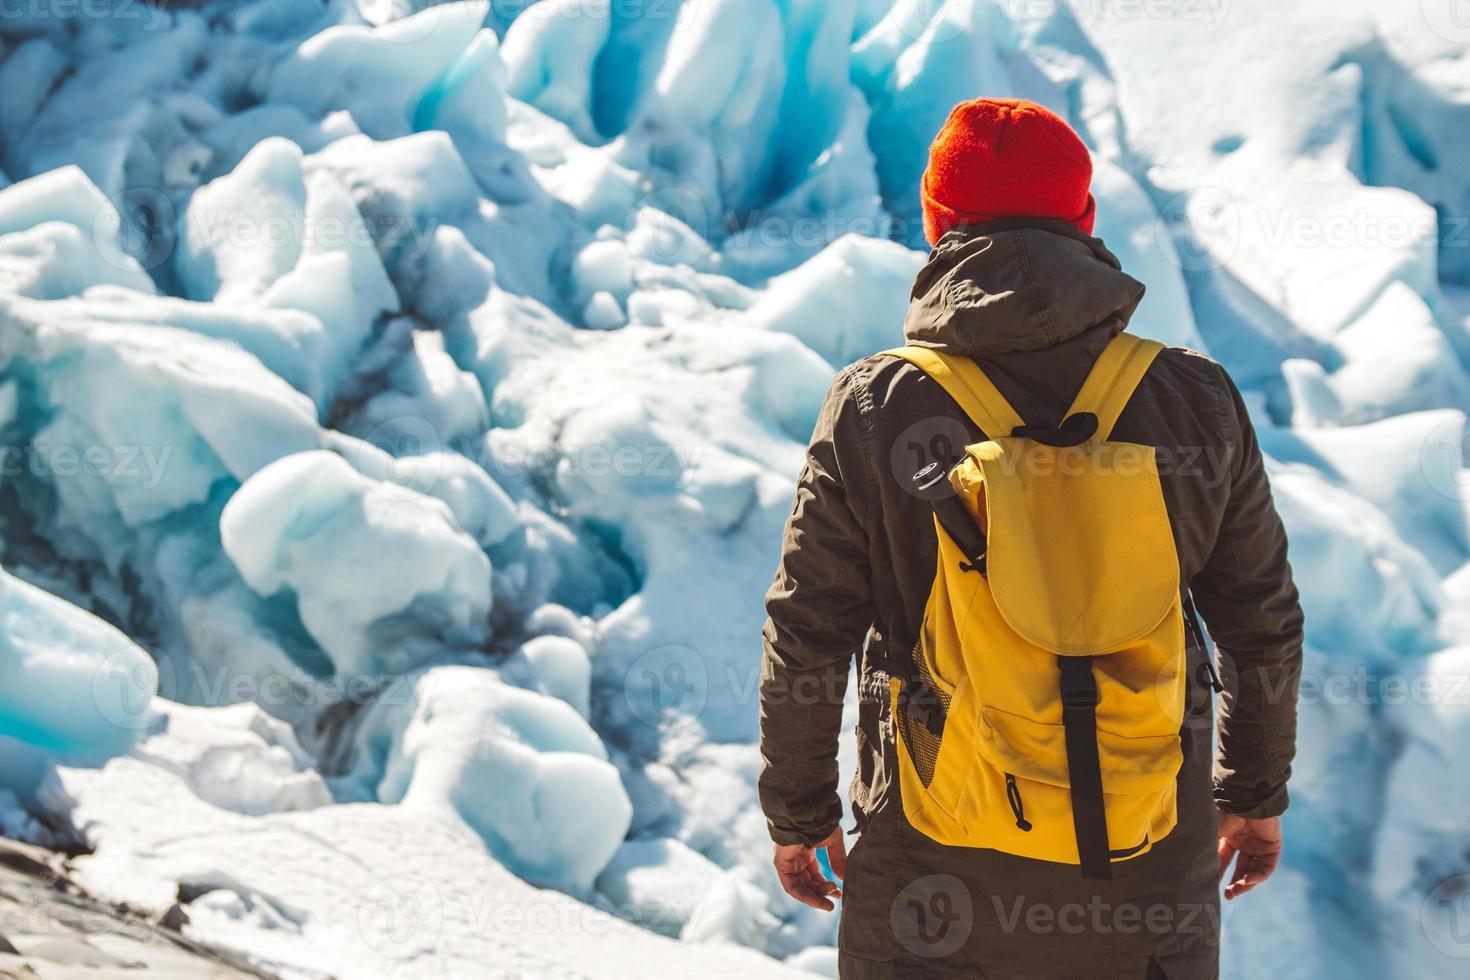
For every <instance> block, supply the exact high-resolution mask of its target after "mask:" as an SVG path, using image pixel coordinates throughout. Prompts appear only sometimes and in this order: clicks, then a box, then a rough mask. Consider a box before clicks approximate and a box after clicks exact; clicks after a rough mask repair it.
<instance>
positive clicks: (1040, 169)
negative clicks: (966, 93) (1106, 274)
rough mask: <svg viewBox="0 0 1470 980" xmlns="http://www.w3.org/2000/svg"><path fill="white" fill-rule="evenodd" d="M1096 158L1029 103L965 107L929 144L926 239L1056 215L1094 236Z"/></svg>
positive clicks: (924, 186)
mask: <svg viewBox="0 0 1470 980" xmlns="http://www.w3.org/2000/svg"><path fill="white" fill-rule="evenodd" d="M1091 183H1092V157H1091V156H1089V155H1088V152H1087V147H1086V146H1085V145H1084V144H1083V142H1082V140H1081V138H1080V137H1079V136H1078V135H1077V134H1076V133H1075V132H1073V131H1072V127H1071V126H1068V125H1067V123H1066V121H1065V120H1064V119H1062V117H1060V116H1058V115H1057V114H1056V113H1054V112H1052V111H1051V110H1050V109H1047V108H1045V107H1044V106H1039V105H1037V104H1036V103H1035V102H1027V101H1026V100H1025V99H975V100H974V101H973V102H961V103H960V104H959V105H957V106H955V107H954V111H952V112H951V113H950V114H949V119H947V120H946V121H945V123H944V128H943V129H941V130H940V131H939V135H938V136H936V137H934V143H933V145H931V146H930V147H929V167H928V169H926V170H925V171H924V179H923V181H922V182H921V184H920V185H919V193H920V195H921V196H922V198H923V201H924V236H925V237H926V238H928V240H929V244H931V245H932V244H934V243H935V242H937V241H939V239H940V236H942V235H943V234H944V233H945V232H946V231H948V230H949V229H951V228H953V227H954V226H956V225H961V224H976V223H979V222H981V221H989V220H992V219H994V218H1056V219H1059V220H1061V221H1069V222H1071V223H1072V224H1074V225H1076V226H1077V227H1078V228H1080V229H1082V230H1083V231H1084V232H1086V233H1087V234H1089V235H1090V234H1092V222H1093V218H1094V217H1095V216H1096V204H1095V202H1094V201H1093V199H1092V195H1091V194H1090V193H1089V192H1088V186H1089V185H1090V184H1091Z"/></svg>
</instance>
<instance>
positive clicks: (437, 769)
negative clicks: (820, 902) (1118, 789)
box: [0, 0, 1470, 978]
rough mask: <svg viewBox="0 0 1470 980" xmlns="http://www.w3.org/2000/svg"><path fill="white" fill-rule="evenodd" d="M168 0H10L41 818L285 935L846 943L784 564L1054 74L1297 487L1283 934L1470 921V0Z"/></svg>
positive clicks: (298, 961) (1157, 316)
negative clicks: (959, 119) (869, 396)
mask: <svg viewBox="0 0 1470 980" xmlns="http://www.w3.org/2000/svg"><path fill="white" fill-rule="evenodd" d="M160 6H163V7H166V8H170V9H167V10H160V9H157V8H156V7H153V6H148V5H143V4H140V3H136V2H133V3H124V2H118V3H116V4H112V5H110V6H109V5H108V4H105V3H90V4H87V3H84V4H67V3H60V2H57V3H49V4H48V3H27V4H14V5H9V6H7V7H6V8H5V10H4V11H0V426H3V438H0V445H3V452H4V458H3V467H0V563H3V565H4V567H5V569H6V571H5V572H4V573H0V617H3V620H4V627H3V631H0V830H3V831H4V832H5V833H7V834H11V835H17V836H28V837H31V838H33V839H37V840H42V841H45V840H58V839H60V838H62V837H65V836H67V835H69V834H80V835H81V836H82V837H84V838H85V840H86V841H87V842H88V843H89V844H90V845H91V847H92V848H93V852H92V853H91V854H90V855H89V856H87V857H84V858H81V859H79V861H78V863H77V866H78V873H79V875H80V877H81V879H82V881H83V883H84V884H85V885H86V886H87V887H88V888H89V889H91V890H92V891H94V892H96V893H97V894H99V895H100V896H102V897H104V898H108V899H111V900H115V901H125V902H127V903H129V904H130V905H132V906H133V907H135V908H140V909H155V910H162V909H165V908H167V907H168V906H170V905H172V904H173V903H174V902H175V901H178V900H180V899H181V898H187V899H188V900H189V902H188V909H189V918H190V924H189V925H188V927H187V931H188V932H189V934H191V935H193V936H195V937H196V938H199V939H201V940H205V941H209V942H213V943H216V944H219V945H223V946H227V947H230V948H233V949H238V950H241V951H244V952H245V953H247V954H248V955H249V956H251V957H252V958H254V959H255V960H257V961H258V962H260V963H261V964H263V965H265V966H268V967H270V968H272V969H275V970H279V971H281V972H282V973H285V974H287V975H294V976H318V975H326V974H331V975H336V976H344V977H375V976H386V975H393V976H499V977H532V976H536V977H539V976H554V977H575V976H589V977H591V976H596V977H616V976H649V975H669V976H680V977H684V976H725V975H729V976H735V975H737V974H738V975H741V976H747V975H748V976H756V977H760V976H767V975H769V976H772V977H776V976H800V975H802V974H800V973H799V972H796V971H797V970H799V969H803V968H804V969H808V970H812V971H815V972H817V973H825V974H827V975H835V966H834V962H835V961H834V955H833V952H832V950H831V946H832V944H833V942H834V940H835V923H834V921H833V917H831V916H823V915H820V914H818V913H815V912H812V911H810V910H807V909H804V908H802V907H799V906H797V905H796V904H795V903H793V902H792V901H790V900H789V899H787V898H786V897H785V896H784V895H782V894H781V892H780V889H779V887H778V885H777V883H776V881H775V879H774V876H773V875H772V874H771V873H770V871H769V869H768V867H767V863H768V858H769V847H768V843H767V841H766V838H765V831H764V823H763V820H762V819H761V817H760V814H759V812H758V810H757V807H756V800H755V789H754V786H755V776H756V772H757V769H758V765H759V758H758V754H757V753H756V751H755V750H754V746H753V742H754V739H755V728H756V706H755V691H756V680H757V677H758V669H759V664H758V660H759V656H758V632H759V624H760V619H761V616H762V612H761V605H760V602H761V597H762V594H763V592H764V589H765V586H766V584H767V583H768V581H769V577H770V574H771V572H772V570H773V568H774V564H775V561H776V549H777V546H778V544H779V537H780V526H781V523H782V521H783V520H784V518H785V515H786V512H787V509H788V507H789V503H790V495H791V492H792V485H793V484H792V481H793V479H794V476H795V474H796V472H797V470H798V469H799V466H800V460H801V453H802V448H803V444H804V441H805V438H806V436H807V435H808V433H809V432H810V430H811V427H812V424H813V421H814V417H815V414H816V411H817V408H818V405H819V403H820V399H821V397H822V395H823V393H824V391H825V389H826V386H827V384H828V382H829V381H830V379H831V377H832V375H833V374H834V372H835V371H836V370H837V369H838V368H839V367H841V366H842V365H843V364H845V363H846V362H848V361H850V360H852V359H855V358H857V357H860V356H862V355H863V354H865V353H868V352H871V351H874V350H878V349H881V348H883V347H886V346H890V345H892V344H893V343H894V342H896V341H897V340H898V338H899V331H900V323H901V319H902V312H903V309H904V305H905V302H906V297H907V289H908V284H909V281H910V279H911V278H912V276H913V274H914V272H915V271H916V270H917V268H918V266H919V264H920V263H921V262H922V259H923V254H922V252H920V251H918V250H916V249H917V248H918V247H921V243H920V242H919V234H920V232H919V222H918V211H917V208H918V199H917V193H916V186H917V181H918V177H919V173H920V171H921V169H922V166H923V160H924V154H925V152H926V149H927V145H928V140H929V138H930V136H931V135H932V133H933V132H934V130H935V129H936V128H937V127H938V125H939V124H940V123H941V122H942V121H943V119H944V117H945V115H946V114H947V112H948V110H949V107H950V106H951V105H952V104H953V103H954V102H956V101H959V100H961V99H964V98H970V97H973V96H976V95H981V94H989V95H1017V96H1025V97H1030V98H1034V99H1037V100H1039V101H1042V102H1044V103H1046V104H1048V105H1050V106H1052V107H1053V108H1055V109H1057V110H1058V111H1059V112H1061V113H1063V114H1064V115H1066V116H1067V117H1068V118H1069V119H1070V120H1071V121H1072V122H1073V124H1074V125H1076V126H1077V127H1078V128H1079V130H1080V131H1081V132H1083V134H1084V135H1085V136H1086V138H1087V139H1088V141H1089V143H1090V144H1091V145H1092V147H1093V148H1094V151H1095V155H1096V161H1097V187H1096V192H1097V197H1098V216H1099V221H1098V233H1099V235H1101V236H1102V237H1103V238H1105V239H1106V240H1107V241H1108V243H1109V244H1110V245H1111V246H1112V247H1113V248H1114V250H1115V251H1117V252H1118V254H1119V255H1120V257H1121V258H1122V259H1123V260H1124V263H1125V265H1126V266H1127V267H1128V268H1129V270H1130V271H1131V272H1132V273H1133V274H1134V275H1136V276H1138V277H1139V278H1140V279H1143V280H1144V281H1146V282H1147V284H1148V287H1149V293H1148V297H1147V298H1146V300H1145V301H1144V304H1143V306H1142V308H1141V309H1140V311H1139V315H1138V317H1137V319H1136V320H1135V329H1136V330H1137V331H1138V332H1140V333H1143V334H1146V335H1150V336H1155V337H1159V338H1161V339H1164V340H1167V341H1169V342H1171V343H1178V344H1186V345H1189V346H1193V347H1196V348H1199V349H1203V350H1206V351H1208V352H1210V353H1211V354H1212V355H1214V356H1215V357H1217V358H1219V359H1220V360H1222V361H1223V362H1224V363H1225V364H1226V365H1227V366H1228V367H1229V368H1230V369H1231V371H1232V372H1233V373H1234V374H1235V376H1236V377H1237V379H1238V380H1239V381H1240V382H1241V384H1242V386H1243V387H1244V388H1245V389H1246V391H1247V397H1248V399H1249V400H1250V404H1251V407H1252V411H1253V412H1254V414H1255V417H1256V423H1257V425H1258V426H1259V428H1260V430H1261V437H1262V442H1263V444H1264V446H1265V448H1266V450H1267V452H1268V453H1269V455H1270V457H1271V460H1272V478H1273V484H1274V487H1275V491H1276V494H1277V499H1278V502H1279V504H1280V506H1281V508H1282V510H1283V513H1284V515H1285V518H1286V521H1287V524H1288V527H1289V530H1290V532H1291V534H1292V551H1291V557H1292V561H1293V565H1294V566H1295V568H1296V570H1297V574H1298V580H1299V583H1300V585H1301V588H1302V591H1303V599H1304V602H1305V605H1306V609H1307V614H1308V635H1309V641H1310V645H1311V649H1310V651H1309V655H1308V665H1307V679H1306V682H1305V687H1304V692H1303V705H1302V721H1303V724H1302V739H1301V741H1302V745H1301V754H1300V760H1299V764H1298V766H1297V776H1296V778H1295V779H1294V781H1293V799H1294V805H1293V808H1292V810H1291V811H1290V813H1289V814H1288V818H1287V825H1288V835H1289V851H1288V855H1287V859H1286V866H1285V868H1284V870H1283V871H1282V872H1281V874H1280V875H1279V876H1278V878H1277V879H1276V880H1274V881H1273V882H1272V883H1271V884H1270V885H1269V886H1268V887H1266V888H1264V889H1262V890H1260V891H1258V892H1256V893H1253V894H1252V895H1251V896H1249V897H1248V898H1247V899H1245V900H1242V901H1241V902H1239V903H1233V904H1232V905H1231V906H1230V907H1229V908H1228V910H1227V911H1228V918H1227V920H1226V923H1227V937H1226V947H1225V951H1224V959H1225V966H1226V972H1227V975H1229V976H1233V977H1265V976H1273V977H1279V976H1285V977H1299V978H1323V977H1334V978H1336V977H1378V976H1405V977H1409V976H1414V977H1418V976H1442V975H1451V974H1454V973H1456V972H1459V971H1460V970H1463V964H1464V962H1465V960H1466V958H1470V941H1467V938H1466V937H1467V936H1470V898H1467V897H1466V896H1467V895H1470V877H1467V875H1470V857H1467V855H1470V830H1467V823H1466V820H1465V813H1466V811H1467V807H1470V769H1467V768H1466V767H1465V766H1464V765H1463V763H1462V762H1461V761H1460V760H1459V758H1458V756H1459V749H1461V748H1462V747H1463V746H1465V745H1466V744H1467V740H1470V684H1467V678H1470V564H1467V560H1470V533H1467V527H1470V503H1467V502H1470V470H1467V469H1466V461H1465V448H1466V435H1465V420H1466V415H1465V413H1466V412H1467V410H1470V374H1467V365H1470V136H1467V135H1466V134H1467V133H1470V20H1467V19H1466V18H1465V16H1464V12H1463V10H1461V9H1460V5H1459V4H1458V2H1457V0H1403V2H1395V3H1384V2H1382V0H1291V2H1290V3H1282V2H1281V0H1156V2H1139V3H1132V2H1125V0H1116V2H1101V0H1069V2H1067V3H1059V2H1051V0H1045V2H1030V0H898V2H896V3H889V2H886V0H685V2H684V3H682V4H680V3H677V2H675V0H667V2H665V0H646V2H642V3H625V2H615V0H542V2H540V3H536V4H534V5H533V4H530V3H528V2H523V0H515V2H508V3H506V2H496V3H494V4H487V3H485V2H457V3H444V4H438V5H435V4H432V3H427V2H423V0H358V2H357V3H353V2H348V0H327V2H318V0H248V2H217V3H210V2H204V3H196V4H190V5H177V4H165V5H160ZM180 7H188V8H189V9H178V8H180ZM109 624H110V625H109ZM181 889H182V891H181ZM740 947H748V948H743V949H742V948H740ZM777 960H785V961H786V962H785V963H784V964H782V963H778V962H777ZM1457 968H1458V969H1457Z"/></svg>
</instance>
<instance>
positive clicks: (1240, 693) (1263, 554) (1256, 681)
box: [1191, 368, 1302, 818]
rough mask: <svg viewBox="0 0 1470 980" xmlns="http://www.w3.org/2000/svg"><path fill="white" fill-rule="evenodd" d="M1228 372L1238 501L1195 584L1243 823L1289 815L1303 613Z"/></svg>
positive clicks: (1233, 806) (1227, 806)
mask: <svg viewBox="0 0 1470 980" xmlns="http://www.w3.org/2000/svg"><path fill="white" fill-rule="evenodd" d="M1219 371H1220V379H1221V384H1222V385H1223V389H1224V395H1223V401H1224V410H1225V423H1226V426H1227V431H1230V432H1231V433H1232V440H1231V441H1232V445H1231V453H1230V457H1229V461H1228V463H1227V464H1226V465H1227V466H1228V478H1229V480H1230V497H1229V501H1228V503H1227V505H1226V508H1225V515H1224V519H1223V521H1222V522H1221V525H1220V530H1219V534H1218V536H1217V537H1216V539H1215V544H1214V548H1213V550H1212V551H1211V553H1210V556H1209V559H1208V560H1207V561H1206V563H1205V566H1204V568H1203V569H1202V570H1201V571H1200V572H1199V574H1198V575H1196V576H1195V579H1194V581H1193V583H1192V584H1191V588H1192V591H1193V593H1194V597H1195V602H1196V604H1197V605H1198V607H1199V611H1200V613H1201V614H1202V615H1203V617H1204V620H1205V623H1206V625H1207V626H1208V628H1209V631H1210V635H1211V637H1212V638H1213V639H1214V641H1215V644H1216V646H1217V648H1218V650H1219V653H1220V664H1221V674H1222V677H1223V680H1224V682H1225V688H1226V690H1225V693H1224V695H1223V696H1222V699H1221V713H1220V727H1219V752H1218V755H1217V757H1216V762H1215V802H1216V803H1217V804H1218V805H1219V807H1220V808H1221V809H1222V810H1225V811H1227V812H1230V813H1236V814H1239V815H1241V816H1245V817H1251V818H1263V817H1274V816H1276V815H1278V814H1280V813H1282V812H1283V811H1284V810H1285V809H1286V805H1287V794H1286V781H1287V779H1288V777H1289V776H1290V775H1291V761H1292V757H1293V756H1294V755H1295V754H1296V703H1297V686H1298V683H1299V681H1300V679H1301V667H1302V611H1301V605H1300V603H1299V601H1298V598H1297V590H1296V586H1295V585H1294V584H1293V582H1292V578H1291V566H1290V565H1289V564H1288V563H1287V559H1286V530H1285V528H1284V527H1283V526H1282V524H1281V518H1280V516H1279V515H1278V514H1277V513H1276V506H1275V504H1274V503H1273V502H1272V500H1271V487H1270V484H1269V483H1268V482H1267V479H1266V467H1265V462H1264V460H1263V459H1262V456H1261V448H1260V445H1259V444H1258V443H1257V441H1256V434H1255V430H1254V428H1252V426H1251V422H1250V417H1249V415H1248V414H1247V412H1246V407H1245V403H1244V402H1243V401H1242V400H1241V397H1240V392H1239V391H1238V390H1237V389H1236V387H1235V384H1234V382H1233V381H1231V380H1230V377H1229V376H1228V375H1227V374H1226V373H1225V371H1224V369H1223V368H1222V369H1219Z"/></svg>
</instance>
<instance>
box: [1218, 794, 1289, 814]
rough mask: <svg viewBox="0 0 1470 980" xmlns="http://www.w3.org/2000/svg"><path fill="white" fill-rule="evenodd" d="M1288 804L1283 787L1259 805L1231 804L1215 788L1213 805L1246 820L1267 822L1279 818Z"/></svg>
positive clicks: (1250, 803) (1248, 803)
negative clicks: (1272, 818)
mask: <svg viewBox="0 0 1470 980" xmlns="http://www.w3.org/2000/svg"><path fill="white" fill-rule="evenodd" d="M1289 803H1290V800H1289V799H1288V797H1287V793H1286V787H1285V786H1282V787H1281V788H1280V789H1278V790H1277V791H1276V792H1275V793H1272V794H1271V795H1270V796H1269V797H1267V798H1266V799H1265V800H1263V801H1261V802H1259V803H1252V802H1245V803H1237V802H1232V801H1230V800H1229V799H1226V797H1225V795H1224V792H1223V790H1221V789H1220V788H1219V787H1216V788H1215V805H1216V806H1217V807H1219V808H1220V809H1221V810H1224V811H1225V812H1226V813H1230V814H1233V815H1235V816H1237V817H1243V818H1245V819H1246V820H1267V819H1269V818H1271V817H1279V816H1281V815H1282V814H1283V813H1285V812H1286V807H1287V805H1288V804H1289Z"/></svg>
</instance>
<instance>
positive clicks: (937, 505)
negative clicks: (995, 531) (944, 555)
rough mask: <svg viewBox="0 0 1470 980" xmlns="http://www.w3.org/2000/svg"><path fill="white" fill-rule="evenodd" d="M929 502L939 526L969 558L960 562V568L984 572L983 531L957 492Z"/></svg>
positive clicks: (984, 544)
mask: <svg viewBox="0 0 1470 980" xmlns="http://www.w3.org/2000/svg"><path fill="white" fill-rule="evenodd" d="M930 504H932V505H933V507H934V516H935V517H938V518H939V526H940V527H942V528H944V533H945V534H948V535H949V536H950V538H952V539H953V540H954V543H955V544H957V545H958V546H959V549H960V551H962V552H964V555H965V557H966V558H967V559H969V562H968V564H963V563H962V564H961V565H960V568H961V569H963V570H964V571H967V572H970V571H975V572H979V573H980V574H982V575H983V574H985V548H986V542H985V532H984V531H982V530H980V525H979V524H978V523H976V521H975V515H974V514H971V513H970V510H969V508H968V507H966V506H965V503H964V501H963V500H961V499H960V496H959V494H957V493H951V494H946V495H945V496H943V497H937V498H935V499H934V500H931V501H930Z"/></svg>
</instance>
